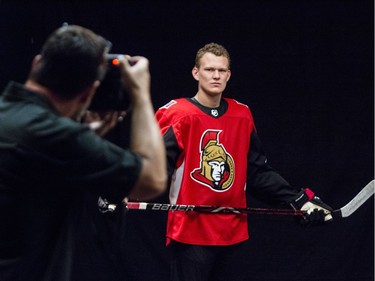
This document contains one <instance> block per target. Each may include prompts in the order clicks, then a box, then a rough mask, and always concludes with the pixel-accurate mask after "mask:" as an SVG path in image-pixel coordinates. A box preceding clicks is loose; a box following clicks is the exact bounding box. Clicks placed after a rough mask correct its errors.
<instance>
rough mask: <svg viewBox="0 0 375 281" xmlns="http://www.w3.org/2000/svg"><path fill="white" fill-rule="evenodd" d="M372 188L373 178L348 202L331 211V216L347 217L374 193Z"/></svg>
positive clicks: (337, 217) (336, 217)
mask: <svg viewBox="0 0 375 281" xmlns="http://www.w3.org/2000/svg"><path fill="white" fill-rule="evenodd" d="M374 189H375V188H374V180H372V181H370V182H369V183H368V184H367V185H366V186H365V187H364V188H363V189H362V190H361V191H360V192H359V193H358V194H357V195H356V196H355V197H354V198H353V199H352V200H350V202H349V203H348V204H346V205H345V206H344V207H342V208H340V209H337V210H334V211H333V212H332V217H333V218H334V219H340V218H347V217H349V216H350V215H351V214H353V213H354V212H355V211H356V210H357V209H358V208H359V207H360V206H361V205H362V204H363V203H365V202H366V201H367V199H369V198H370V197H371V196H372V195H373V194H374Z"/></svg>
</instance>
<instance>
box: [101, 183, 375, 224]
mask: <svg viewBox="0 0 375 281" xmlns="http://www.w3.org/2000/svg"><path fill="white" fill-rule="evenodd" d="M373 194H374V180H372V181H371V182H369V183H368V184H367V185H366V186H365V187H364V188H363V189H362V190H361V191H360V192H359V193H358V194H357V195H356V196H355V197H354V198H353V199H352V200H351V201H350V202H349V203H348V204H346V205H345V206H344V207H342V208H340V209H337V210H334V211H332V216H333V218H334V219H340V218H346V217H349V216H350V215H351V214H353V213H354V212H355V211H356V210H357V209H358V208H359V207H360V206H361V205H362V204H363V203H365V202H366V201H367V200H368V199H369V198H370V197H371V196H372V195H373ZM124 205H125V208H126V209H127V210H149V211H185V212H190V211H191V212H203V213H208V214H241V213H247V214H264V215H289V216H304V215H305V214H306V212H305V211H299V210H290V209H267V208H234V207H222V206H197V205H178V204H162V203H146V202H127V203H126V202H124ZM98 206H99V209H100V211H101V212H103V213H105V212H114V211H115V209H116V207H117V206H116V205H115V204H109V203H108V202H107V201H106V200H105V199H102V198H101V197H99V200H98Z"/></svg>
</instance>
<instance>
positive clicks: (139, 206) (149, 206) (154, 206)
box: [125, 202, 305, 216]
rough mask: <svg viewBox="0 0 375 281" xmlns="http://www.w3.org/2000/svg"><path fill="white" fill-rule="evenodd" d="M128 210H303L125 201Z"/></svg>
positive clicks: (270, 212)
mask: <svg viewBox="0 0 375 281" xmlns="http://www.w3.org/2000/svg"><path fill="white" fill-rule="evenodd" d="M125 207H126V208H127V209H128V210H144V211H184V212H200V213H207V214H262V215H287V216H303V215H304V214H305V212H302V211H299V210H290V209H267V208H235V207H222V206H208V205H179V204H163V203H146V202H128V203H125Z"/></svg>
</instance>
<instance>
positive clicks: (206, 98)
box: [194, 92, 221, 108]
mask: <svg viewBox="0 0 375 281" xmlns="http://www.w3.org/2000/svg"><path fill="white" fill-rule="evenodd" d="M194 99H195V100H196V101H197V102H199V103H200V104H201V105H203V106H206V107H210V108H215V107H219V106H220V100H221V95H215V96H210V95H205V94H202V93H199V92H198V93H197V94H196V95H195V96H194Z"/></svg>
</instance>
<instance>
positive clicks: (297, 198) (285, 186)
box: [156, 43, 332, 281]
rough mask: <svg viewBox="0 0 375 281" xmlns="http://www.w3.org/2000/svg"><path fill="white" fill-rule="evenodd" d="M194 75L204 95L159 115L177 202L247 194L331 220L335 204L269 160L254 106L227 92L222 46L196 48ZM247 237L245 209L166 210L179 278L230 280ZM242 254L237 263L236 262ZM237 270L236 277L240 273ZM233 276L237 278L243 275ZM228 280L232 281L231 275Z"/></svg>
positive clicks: (228, 200)
mask: <svg viewBox="0 0 375 281" xmlns="http://www.w3.org/2000/svg"><path fill="white" fill-rule="evenodd" d="M192 75H193V77H194V79H195V80H196V81H197V82H198V92H197V93H196V95H195V96H194V97H192V98H179V99H175V100H172V101H170V102H169V103H168V104H166V105H165V106H163V107H161V108H160V109H159V110H158V111H157V112H156V118H157V120H158V122H159V125H160V127H161V131H162V134H163V136H164V140H165V143H166V148H167V160H168V173H169V177H170V183H171V184H170V193H169V199H170V203H171V204H193V205H213V206H234V207H246V192H249V193H250V194H251V195H253V196H256V197H257V198H260V199H263V200H265V201H268V202H271V203H280V204H285V205H288V206H291V207H293V208H295V209H300V210H306V211H307V212H308V215H307V218H306V219H307V220H310V221H322V222H324V221H329V220H330V219H332V217H331V215H330V212H331V211H332V209H331V208H330V207H329V206H327V205H326V204H324V203H323V202H322V201H321V200H320V199H319V198H317V197H316V196H315V195H314V192H313V191H311V190H309V189H297V188H294V187H292V186H291V185H289V183H288V182H287V181H286V180H285V179H284V178H283V177H281V176H280V174H278V173H277V172H276V171H275V170H274V169H272V168H271V167H270V166H269V164H268V163H267V158H266V155H265V153H264V151H263V149H262V145H261V142H260V140H259V138H258V135H257V132H256V129H255V124H254V120H253V117H252V114H251V111H250V109H249V108H248V106H246V105H245V104H242V103H240V102H238V101H236V100H234V99H229V98H224V97H223V96H222V95H223V92H224V90H225V88H226V85H227V82H228V81H229V79H230V77H231V70H230V56H229V53H228V51H227V50H226V49H225V48H224V47H223V46H221V45H219V44H216V43H210V44H207V45H205V46H204V47H203V48H201V49H200V50H198V52H197V54H196V59H195V66H194V67H193V69H192ZM248 238H249V234H248V225H247V216H246V214H215V215H211V214H202V213H196V212H173V211H170V212H169V214H168V223H167V245H168V247H169V248H170V249H171V250H172V254H173V255H172V257H173V258H172V267H171V271H172V280H173V281H177V280H178V281H185V280H190V281H197V280H200V281H204V280H215V281H219V280H224V279H222V278H228V274H227V275H225V273H228V272H229V273H230V271H231V270H233V271H234V270H236V271H237V272H238V271H240V269H238V268H237V269H235V266H236V265H238V263H237V261H238V255H239V253H240V251H241V250H242V249H243V248H244V247H245V241H247V240H248ZM236 258H237V260H236ZM237 275H238V274H237ZM237 275H231V274H229V276H232V278H231V280H232V281H234V280H237V279H236V277H235V276H237ZM225 280H228V279H225Z"/></svg>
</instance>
